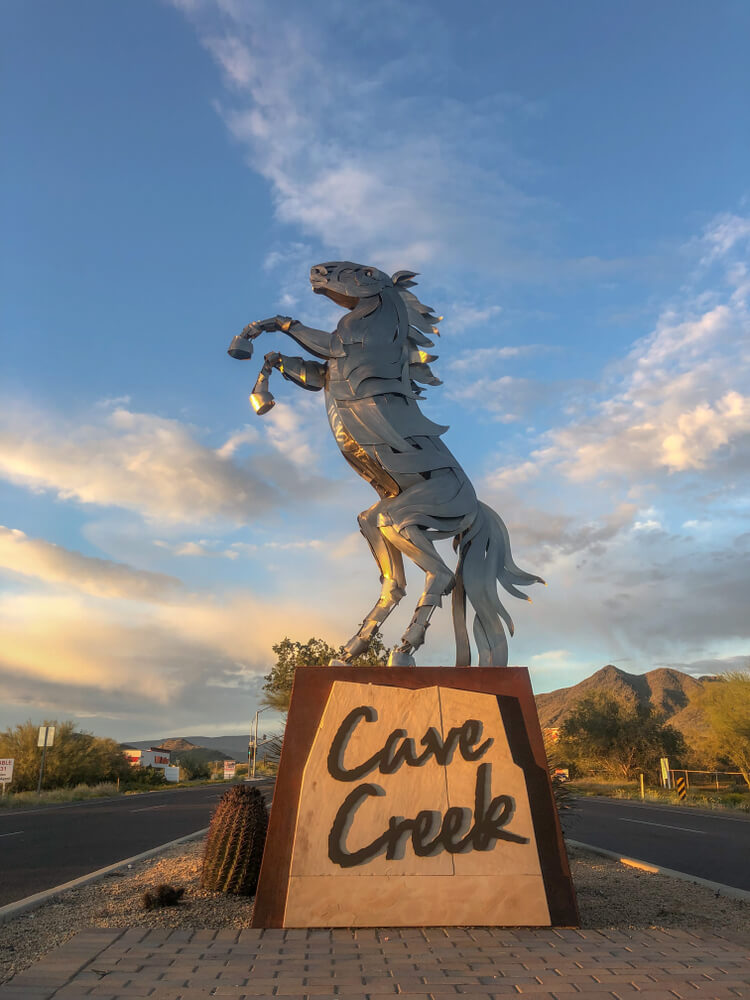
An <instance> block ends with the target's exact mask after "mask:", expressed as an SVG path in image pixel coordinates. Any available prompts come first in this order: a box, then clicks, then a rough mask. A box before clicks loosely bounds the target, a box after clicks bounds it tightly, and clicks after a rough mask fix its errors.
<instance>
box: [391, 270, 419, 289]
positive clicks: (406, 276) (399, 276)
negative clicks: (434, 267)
mask: <svg viewBox="0 0 750 1000" xmlns="http://www.w3.org/2000/svg"><path fill="white" fill-rule="evenodd" d="M418 274H419V272H418V271H396V273H395V274H394V275H392V276H391V280H392V281H393V284H394V285H395V286H396V287H397V288H411V287H412V285H416V281H411V280H410V279H411V278H416V276H417V275H418Z"/></svg>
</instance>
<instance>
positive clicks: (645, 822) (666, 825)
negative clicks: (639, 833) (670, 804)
mask: <svg viewBox="0 0 750 1000" xmlns="http://www.w3.org/2000/svg"><path fill="white" fill-rule="evenodd" d="M622 822H623V823H640V824H641V826H661V827H663V828H664V829H665V830H682V831H683V832H684V833H708V830H693V829H692V827H689V826H670V824H669V823H649V821H648V820H646V819H625V817H624V816H623V817H622Z"/></svg>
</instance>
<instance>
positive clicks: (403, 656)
mask: <svg viewBox="0 0 750 1000" xmlns="http://www.w3.org/2000/svg"><path fill="white" fill-rule="evenodd" d="M416 665H417V664H416V661H415V659H414V657H413V656H412V655H411V654H410V653H404V652H402V650H400V649H392V650H391V654H390V656H389V657H388V666H389V667H416Z"/></svg>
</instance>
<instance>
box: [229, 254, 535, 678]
mask: <svg viewBox="0 0 750 1000" xmlns="http://www.w3.org/2000/svg"><path fill="white" fill-rule="evenodd" d="M414 277H415V273H414V272H413V271H397V272H396V274H394V275H393V276H390V275H388V274H385V273H384V272H383V271H379V270H377V268H374V267H364V266H362V265H361V264H352V263H351V262H349V261H334V262H331V263H327V264H317V265H316V266H315V267H313V268H312V269H311V271H310V283H311V285H312V287H313V291H314V292H315V293H316V294H318V295H326V296H328V298H329V299H332V300H333V301H334V302H336V303H337V304H338V305H340V306H343V307H345V308H346V309H347V310H348V312H347V314H346V315H345V316H344V317H343V318H342V319H341V320H340V322H339V324H338V326H337V327H336V329H335V331H334V332H333V333H327V332H325V331H323V330H314V329H311V328H310V327H307V326H305V325H304V324H302V323H300V322H298V321H297V320H293V319H291V318H290V317H288V316H274V317H273V318H271V319H266V320H261V321H259V322H256V323H250V324H249V325H248V326H246V327H245V329H244V330H243V331H242V333H241V334H239V335H238V336H237V337H235V338H234V340H233V341H232V344H231V346H230V348H229V353H230V355H231V356H232V357H235V358H239V359H247V358H250V357H251V356H252V345H251V341H252V340H254V339H255V338H256V337H257V336H259V335H260V334H261V333H262V332H264V331H269V332H272V331H281V332H283V333H286V334H288V335H289V336H290V337H291V338H292V339H293V340H296V342H297V343H298V344H299V345H300V346H301V347H303V348H304V349H305V350H306V351H308V352H309V353H310V354H312V355H313V356H314V357H316V358H319V359H320V360H319V361H308V360H306V359H304V358H300V357H287V356H286V355H284V354H278V353H276V352H273V353H270V354H266V356H265V364H264V365H263V369H262V371H261V373H260V375H259V377H258V381H257V383H256V385H255V389H254V391H253V393H252V395H251V396H250V402H251V403H252V405H253V407H254V409H255V410H256V412H258V413H266V412H267V411H268V410H269V409H270V408H271V407H272V406H273V396H271V394H270V392H269V391H268V378H269V376H270V374H271V371H272V369H273V368H276V369H278V371H280V372H281V373H282V375H283V376H284V378H286V379H289V380H290V381H291V382H294V383H295V384H296V385H299V386H301V387H302V388H303V389H310V390H312V391H313V392H316V391H318V390H319V389H323V390H324V392H325V399H326V407H327V410H328V419H329V421H330V424H331V429H332V431H333V434H334V437H335V438H336V442H337V444H338V446H339V448H340V449H341V452H342V454H343V456H344V458H345V459H346V460H347V461H348V462H349V463H350V465H352V466H353V467H354V469H355V470H356V471H357V472H358V473H359V475H360V476H362V477H363V478H364V479H366V480H367V481H368V482H369V483H371V484H372V486H373V488H374V489H375V491H376V492H377V493H378V495H379V497H380V499H379V500H378V502H377V503H375V504H373V506H372V507H370V508H369V509H368V510H365V511H363V512H362V513H361V514H360V515H359V518H358V520H359V526H360V530H361V532H362V534H363V535H364V536H365V538H366V539H367V541H368V543H369V545H370V548H371V549H372V554H373V555H374V557H375V561H376V562H377V564H378V568H379V570H380V579H381V582H382V590H381V594H380V599H379V600H378V602H377V604H376V605H375V607H374V608H373V609H372V610H371V611H370V612H369V613H368V615H367V616H366V618H365V620H364V621H363V622H362V624H361V626H360V628H359V629H358V630H357V632H356V634H355V635H354V636H353V637H352V638H351V639H350V640H349V642H348V643H347V644H346V647H345V650H346V652H345V661H349V660H351V659H353V658H354V657H355V656H358V655H359V654H360V653H363V652H364V651H365V650H366V649H367V647H368V645H369V642H370V639H371V638H372V636H373V634H374V633H375V631H376V630H377V629H379V628H380V626H381V625H382V624H383V622H384V621H385V620H386V618H387V617H388V615H389V614H390V613H391V611H393V609H394V608H395V607H396V605H397V604H398V603H399V601H400V600H401V598H402V597H403V596H404V594H405V592H406V577H405V575H404V565H403V556H404V555H406V556H408V557H409V558H410V559H411V560H413V562H415V563H416V564H417V566H419V568H420V569H421V570H422V571H423V572H424V574H425V587H424V591H423V592H422V596H421V597H420V598H419V603H418V604H417V608H416V610H415V612H414V616H413V617H412V620H411V622H410V624H409V627H408V628H407V630H406V632H405V633H404V635H403V636H402V639H401V644H400V645H399V646H398V647H396V648H395V649H394V650H393V652H392V654H391V657H390V660H389V664H390V665H392V666H413V665H414V657H413V653H414V650H415V649H417V648H418V647H419V646H421V645H422V643H423V642H424V639H425V632H426V630H427V627H428V625H429V622H430V618H431V617H432V614H433V612H434V610H435V608H436V607H439V606H440V605H441V603H442V598H443V596H444V595H446V594H449V593H451V592H452V593H453V627H454V631H455V636H456V665H457V666H469V665H470V663H471V647H470V645H469V636H468V632H467V628H466V600H467V598H468V600H469V602H470V603H471V605H472V607H473V609H474V612H475V617H474V638H475V641H476V644H477V648H478V652H479V665H480V666H496V667H502V666H507V663H508V643H507V640H506V638H505V632H504V630H503V625H502V622H505V624H506V625H507V627H508V631H509V632H510V634H511V635H512V634H513V622H512V620H511V617H510V615H509V614H508V612H507V610H506V609H505V607H504V606H503V605H502V603H501V602H500V599H499V597H498V592H497V583H498V582H499V583H500V584H501V585H502V586H503V587H504V588H505V590H507V591H508V593H510V594H513V595H514V596H515V597H520V598H522V599H524V600H529V598H528V597H527V596H526V595H525V594H523V593H521V592H520V591H519V590H517V589H516V588H517V587H519V586H528V585H529V584H532V583H537V582H538V583H544V581H543V580H542V579H541V577H538V576H534V575H533V574H531V573H526V572H524V571H523V570H521V569H519V568H518V566H516V564H515V563H514V562H513V558H512V556H511V551H510V540H509V538H508V531H507V528H506V527H505V525H504V523H503V521H502V520H501V518H500V517H499V515H498V514H496V513H495V511H494V510H492V508H491V507H488V506H487V505H486V504H484V503H482V502H481V501H479V500H477V497H476V494H475V492H474V488H473V487H472V485H471V482H470V481H469V478H468V476H467V475H466V473H465V472H464V471H463V469H462V468H461V466H460V465H459V464H458V462H457V461H456V459H455V458H454V457H453V455H452V454H451V452H450V451H449V450H448V448H447V447H446V446H445V444H444V443H443V441H442V440H441V435H443V434H444V433H445V432H446V431H447V430H448V428H447V427H443V426H441V425H440V424H435V423H433V422H432V421H431V420H429V419H428V418H427V417H426V416H425V415H424V414H423V413H422V411H421V410H420V409H419V405H418V403H417V400H418V399H421V398H423V397H422V396H420V388H419V386H420V384H421V385H440V384H441V382H440V380H439V379H437V378H436V377H435V376H434V375H433V373H432V371H431V370H430V367H429V364H430V362H432V361H434V360H435V358H436V356H435V355H432V354H428V353H426V351H425V348H430V347H433V346H434V343H433V341H432V340H430V338H429V336H428V334H437V333H438V329H437V326H436V325H435V324H437V323H438V322H439V320H440V319H442V317H436V316H433V315H432V310H431V308H430V307H429V306H425V305H423V304H422V303H421V302H420V301H419V299H418V298H417V297H416V296H415V295H414V294H413V293H412V292H410V291H409V290H408V289H409V288H410V287H412V286H413V285H414V284H415V282H414V281H412V280H411V279H412V278H414ZM439 538H453V547H454V549H456V550H457V551H458V564H457V566H456V569H455V572H452V571H451V570H450V569H449V568H448V566H447V565H446V564H445V562H444V561H443V559H442V558H441V556H440V555H439V553H438V552H437V550H436V548H435V545H434V540H435V539H439Z"/></svg>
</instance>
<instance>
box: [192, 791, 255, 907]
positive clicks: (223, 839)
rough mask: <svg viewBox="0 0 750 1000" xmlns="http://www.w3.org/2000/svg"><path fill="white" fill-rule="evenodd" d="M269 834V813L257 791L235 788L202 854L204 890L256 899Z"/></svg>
mask: <svg viewBox="0 0 750 1000" xmlns="http://www.w3.org/2000/svg"><path fill="white" fill-rule="evenodd" d="M267 831H268V810H267V809H266V803H265V800H264V799H263V796H262V795H261V794H260V792H259V791H258V789H257V788H250V787H248V786H247V785H233V786H232V787H231V788H229V789H227V791H226V792H224V794H223V795H222V797H221V798H220V799H219V804H218V805H217V807H216V809H215V810H214V814H213V816H212V817H211V825H210V826H209V829H208V835H207V836H206V846H205V849H204V852H203V872H202V875H201V887H202V888H204V889H209V890H212V891H213V892H227V893H232V894H234V895H237V896H253V895H254V894H255V890H256V888H257V886H258V878H259V876H260V863H261V861H262V860H263V848H264V847H265V844H266V833H267Z"/></svg>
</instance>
